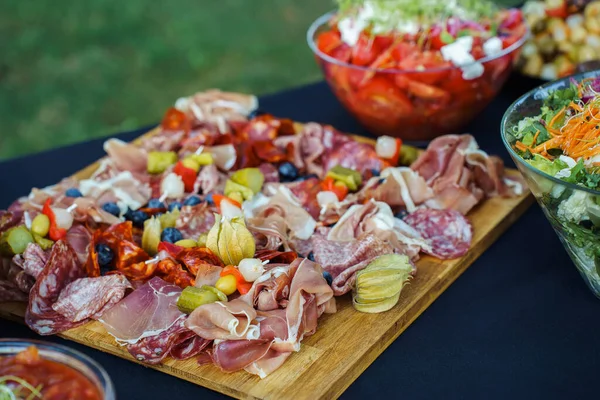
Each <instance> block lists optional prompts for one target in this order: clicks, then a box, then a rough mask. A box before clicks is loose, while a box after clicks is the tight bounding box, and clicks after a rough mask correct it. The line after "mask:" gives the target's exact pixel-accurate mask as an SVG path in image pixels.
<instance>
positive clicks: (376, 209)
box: [327, 200, 429, 260]
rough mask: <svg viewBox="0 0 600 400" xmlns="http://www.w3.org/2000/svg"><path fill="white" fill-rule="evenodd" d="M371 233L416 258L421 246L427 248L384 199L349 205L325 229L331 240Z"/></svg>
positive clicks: (417, 234) (346, 238) (416, 233)
mask: <svg viewBox="0 0 600 400" xmlns="http://www.w3.org/2000/svg"><path fill="white" fill-rule="evenodd" d="M365 234H372V235H375V236H377V237H378V238H379V239H380V240H382V241H385V242H387V243H389V244H390V245H391V246H392V247H393V248H394V250H395V251H396V252H398V253H403V254H406V255H408V256H409V257H410V258H411V259H412V260H415V259H416V258H418V255H419V252H420V251H421V249H427V248H429V245H428V243H427V242H426V241H425V240H424V239H423V238H422V237H421V235H420V234H419V232H417V231H416V230H415V229H413V228H411V227H410V226H408V225H407V224H406V223H404V222H403V221H402V220H401V219H398V218H395V217H394V214H393V213H392V209H391V208H390V206H389V205H388V204H387V203H384V202H380V201H373V200H371V201H369V202H367V203H365V204H361V205H358V204H356V205H353V206H352V207H350V209H349V210H348V211H346V213H345V214H344V215H343V216H342V218H341V219H340V220H339V221H338V223H337V224H336V225H335V226H334V227H333V228H332V229H331V230H330V231H329V233H328V234H327V239H328V240H332V241H352V240H354V239H355V238H357V237H359V236H361V235H365Z"/></svg>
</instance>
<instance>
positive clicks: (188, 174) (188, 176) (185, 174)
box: [173, 161, 198, 193]
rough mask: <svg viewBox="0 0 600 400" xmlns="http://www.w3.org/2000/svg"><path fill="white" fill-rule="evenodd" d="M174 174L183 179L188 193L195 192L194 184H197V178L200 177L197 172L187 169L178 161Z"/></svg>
mask: <svg viewBox="0 0 600 400" xmlns="http://www.w3.org/2000/svg"><path fill="white" fill-rule="evenodd" d="M173 172H174V173H176V174H177V175H179V176H180V177H181V180H182V181H183V184H184V186H185V191H186V192H188V193H191V192H193V191H194V183H196V177H197V176H198V174H197V173H196V171H194V170H193V169H191V168H188V167H186V166H185V165H183V163H182V162H181V161H178V162H177V164H175V168H173Z"/></svg>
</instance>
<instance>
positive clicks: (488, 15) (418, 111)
mask: <svg viewBox="0 0 600 400" xmlns="http://www.w3.org/2000/svg"><path fill="white" fill-rule="evenodd" d="M339 3H340V9H339V10H338V11H335V12H330V13H328V14H325V15H323V16H321V17H319V18H318V19H317V20H316V21H315V22H314V23H313V24H312V25H311V27H310V28H309V30H308V33H307V41H308V44H309V46H310V48H311V49H312V50H313V52H314V54H315V58H316V61H317V63H318V64H319V66H320V67H321V69H322V71H323V74H324V76H325V80H326V81H327V83H328V84H329V86H330V87H331V89H332V90H333V92H334V94H335V95H336V97H337V98H338V100H339V101H340V102H341V103H342V104H343V105H344V106H345V107H346V109H348V110H349V111H350V113H352V114H353V115H354V117H355V118H356V119H357V120H358V121H359V122H360V123H361V124H362V125H363V126H364V127H365V128H367V130H369V131H370V132H371V133H373V134H375V135H388V136H394V137H398V138H401V139H404V140H413V141H420V140H430V139H433V138H435V137H437V136H440V135H444V134H448V133H459V132H461V130H462V128H464V126H465V125H466V124H468V123H469V122H470V121H471V120H472V119H473V118H474V117H475V116H476V115H477V114H479V113H480V112H481V111H482V110H483V108H484V107H485V106H486V105H487V104H488V103H489V102H490V101H491V100H492V99H493V98H494V97H495V96H496V95H497V94H498V92H499V91H500V89H501V87H502V86H503V84H504V82H505V81H506V79H507V78H508V76H509V75H510V73H511V71H512V69H513V64H514V62H515V60H516V59H517V57H518V55H519V50H520V48H521V47H522V46H523V44H524V43H525V41H526V39H527V37H528V32H529V31H528V28H527V26H526V25H525V22H524V20H523V17H522V15H521V11H520V10H517V9H510V10H507V9H495V8H494V6H493V5H491V4H488V5H489V7H488V5H486V3H485V0H481V1H480V0H456V1H451V2H446V1H433V0H392V1H390V0H370V1H369V0H367V1H355V2H343V1H341V0H340V1H339ZM343 4H350V6H349V7H350V8H346V9H344V8H343ZM461 7H462V8H461Z"/></svg>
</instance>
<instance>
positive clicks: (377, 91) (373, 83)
mask: <svg viewBox="0 0 600 400" xmlns="http://www.w3.org/2000/svg"><path fill="white" fill-rule="evenodd" d="M354 102H355V103H356V105H357V106H358V107H357V109H358V112H359V113H360V114H367V115H369V116H371V117H374V118H377V119H380V120H389V121H390V122H391V121H396V120H398V119H400V118H402V117H404V116H407V115H410V114H411V113H412V112H413V105H412V103H411V101H410V99H409V98H408V97H407V96H406V95H405V94H404V93H402V91H401V90H400V89H398V87H397V86H396V85H394V83H393V82H392V81H391V80H389V79H387V78H386V77H384V76H381V75H377V76H374V77H373V78H372V79H370V80H369V81H368V82H367V83H366V84H365V86H364V87H362V88H361V89H360V90H359V91H358V92H357V94H356V97H355V98H354Z"/></svg>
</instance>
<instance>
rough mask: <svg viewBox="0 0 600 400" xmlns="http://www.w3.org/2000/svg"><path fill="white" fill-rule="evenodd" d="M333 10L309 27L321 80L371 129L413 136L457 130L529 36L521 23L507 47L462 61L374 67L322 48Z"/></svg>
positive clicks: (496, 85) (490, 94) (495, 87)
mask: <svg viewBox="0 0 600 400" xmlns="http://www.w3.org/2000/svg"><path fill="white" fill-rule="evenodd" d="M334 15H335V12H330V13H327V14H325V15H323V16H321V17H319V18H318V19H317V20H316V21H314V22H313V24H312V25H311V26H310V28H309V29H308V32H307V41H308V45H309V46H310V48H311V49H312V51H313V52H314V54H315V58H316V61H317V63H318V65H319V66H320V67H321V69H322V71H323V74H324V77H325V80H326V81H327V83H328V84H329V86H330V87H331V89H332V90H333V92H334V94H335V95H336V97H337V98H338V100H339V101H340V102H341V103H342V104H343V105H344V107H345V108H346V109H347V110H348V111H350V113H351V114H352V115H354V117H355V118H356V119H357V120H358V121H359V122H360V123H361V124H362V125H363V126H364V127H365V128H367V130H369V131H370V132H371V133H373V134H375V135H388V136H394V137H399V138H401V139H404V140H412V141H421V140H430V139H433V138H435V137H437V136H441V135H444V134H448V133H458V132H460V131H461V129H462V128H463V127H464V126H465V125H466V124H468V123H469V122H470V121H471V120H472V119H473V118H474V117H475V116H476V115H477V114H478V113H479V112H480V111H481V110H483V109H484V108H485V107H486V106H487V104H488V103H489V102H490V101H491V100H492V99H493V98H494V97H495V96H496V95H497V94H498V92H499V91H500V89H501V88H502V86H503V84H504V83H505V81H506V79H507V78H508V76H509V75H510V73H511V71H512V69H513V64H514V62H515V61H516V59H517V58H518V53H519V49H520V48H521V47H522V45H523V44H524V43H525V41H526V39H527V37H528V31H527V29H526V28H525V27H523V29H524V31H525V33H524V34H523V35H522V36H520V37H519V38H518V39H517V40H516V41H515V42H513V43H512V44H510V45H508V47H506V48H505V49H503V50H500V51H499V52H497V53H496V54H495V55H494V56H490V57H484V58H481V59H479V60H477V61H476V62H474V63H472V64H467V65H463V66H461V67H458V66H445V67H441V68H440V67H436V68H429V69H423V68H421V69H419V67H417V68H416V69H389V68H386V69H378V68H371V67H368V66H360V65H355V64H351V63H347V62H345V61H341V60H339V59H338V58H335V57H333V56H331V55H328V54H326V53H324V52H323V51H321V50H320V48H319V47H322V46H319V45H318V38H319V37H320V35H321V34H322V33H324V32H327V31H329V30H330V25H329V21H330V20H331V19H332V17H333V16H334ZM346 51H350V50H346ZM392 53H393V52H392ZM333 55H335V54H333ZM398 57H401V56H400V55H399V56H398ZM399 59H400V58H399ZM475 64H480V65H481V66H483V68H481V67H480V66H479V65H475ZM473 68H475V69H480V70H481V69H482V72H479V73H480V74H481V75H480V76H477V77H468V79H465V78H464V76H467V74H468V73H469V72H468V71H473ZM475 75H477V74H475Z"/></svg>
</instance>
